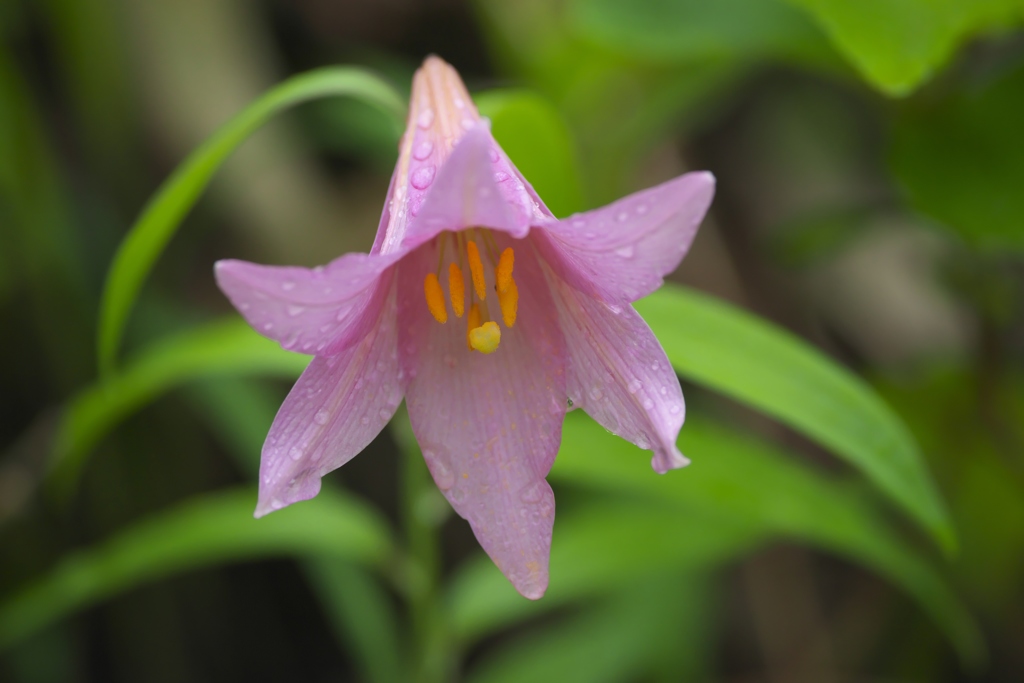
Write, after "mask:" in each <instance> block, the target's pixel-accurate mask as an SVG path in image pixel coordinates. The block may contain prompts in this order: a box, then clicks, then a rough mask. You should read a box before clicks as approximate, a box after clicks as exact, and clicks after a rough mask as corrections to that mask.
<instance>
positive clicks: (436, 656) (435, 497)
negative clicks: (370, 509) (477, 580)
mask: <svg viewBox="0 0 1024 683" xmlns="http://www.w3.org/2000/svg"><path fill="white" fill-rule="evenodd" d="M403 418H404V419H403ZM395 423H397V424H396V425H395V427H396V429H395V430H394V433H395V436H396V437H397V439H398V441H399V444H400V445H401V447H402V448H401V451H402V467H401V483H400V485H401V488H402V491H401V493H402V502H401V506H402V509H401V513H402V522H403V526H404V531H405V542H406V553H407V562H406V565H407V566H406V572H405V573H406V577H405V584H406V585H405V588H406V591H405V592H406V597H407V599H408V604H409V624H410V630H411V636H412V666H411V674H412V676H411V680H412V681H415V682H416V683H441V682H442V681H446V680H450V678H451V676H450V673H451V670H452V668H453V665H454V655H453V652H452V648H451V643H450V639H449V637H448V631H447V628H446V624H445V622H444V615H443V612H442V609H441V605H440V600H439V593H440V563H439V553H438V528H439V527H440V524H441V523H442V522H443V521H444V518H445V517H446V516H447V513H448V504H447V502H446V501H445V500H444V499H443V498H441V495H440V494H439V493H438V491H437V488H436V487H435V486H434V482H433V480H432V479H431V477H430V472H429V471H428V470H427V466H426V463H425V462H424V461H423V456H422V454H421V453H420V449H419V447H418V446H417V444H416V441H415V439H414V438H413V436H412V430H411V428H410V427H409V423H408V418H407V417H406V416H405V415H404V414H402V415H399V416H397V419H396V420H395Z"/></svg>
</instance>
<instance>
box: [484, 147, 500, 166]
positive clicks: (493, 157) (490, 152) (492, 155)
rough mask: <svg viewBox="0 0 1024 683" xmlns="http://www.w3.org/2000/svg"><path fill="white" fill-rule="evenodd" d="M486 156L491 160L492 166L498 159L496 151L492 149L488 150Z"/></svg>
mask: <svg viewBox="0 0 1024 683" xmlns="http://www.w3.org/2000/svg"><path fill="white" fill-rule="evenodd" d="M487 156H488V158H489V159H490V160H491V163H492V164H493V163H494V162H496V161H497V160H498V159H499V158H500V157H499V156H498V150H496V149H494V148H493V147H491V148H490V149H489V150H487Z"/></svg>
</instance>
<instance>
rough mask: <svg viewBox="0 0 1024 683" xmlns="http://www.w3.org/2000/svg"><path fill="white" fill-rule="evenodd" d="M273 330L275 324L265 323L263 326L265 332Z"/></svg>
mask: <svg viewBox="0 0 1024 683" xmlns="http://www.w3.org/2000/svg"><path fill="white" fill-rule="evenodd" d="M272 329H274V323H264V324H263V331H264V332H270V331H271V330H272Z"/></svg>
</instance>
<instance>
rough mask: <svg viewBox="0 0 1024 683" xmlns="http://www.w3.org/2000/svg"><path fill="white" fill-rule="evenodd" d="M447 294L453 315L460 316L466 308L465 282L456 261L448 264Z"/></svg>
mask: <svg viewBox="0 0 1024 683" xmlns="http://www.w3.org/2000/svg"><path fill="white" fill-rule="evenodd" d="M448 296H449V297H450V298H451V300H452V310H453V311H455V317H457V318H461V317H462V314H463V313H464V312H465V310H466V283H465V281H464V280H463V279H462V269H461V268H459V264H457V263H452V264H451V265H449V266H448Z"/></svg>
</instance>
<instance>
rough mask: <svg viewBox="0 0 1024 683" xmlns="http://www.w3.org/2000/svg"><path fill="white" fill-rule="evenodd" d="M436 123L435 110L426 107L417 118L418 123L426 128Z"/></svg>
mask: <svg viewBox="0 0 1024 683" xmlns="http://www.w3.org/2000/svg"><path fill="white" fill-rule="evenodd" d="M433 123H434V110H433V109H424V110H423V111H421V112H420V115H419V116H418V117H417V118H416V125H417V126H419V127H420V128H423V129H424V130H426V129H427V128H430V126H431V125H432V124H433Z"/></svg>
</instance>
